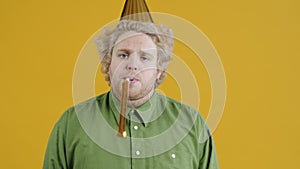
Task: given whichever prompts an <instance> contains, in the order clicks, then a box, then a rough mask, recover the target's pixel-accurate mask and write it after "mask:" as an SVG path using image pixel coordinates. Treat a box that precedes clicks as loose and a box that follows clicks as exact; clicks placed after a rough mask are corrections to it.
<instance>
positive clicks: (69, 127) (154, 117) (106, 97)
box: [43, 92, 219, 169]
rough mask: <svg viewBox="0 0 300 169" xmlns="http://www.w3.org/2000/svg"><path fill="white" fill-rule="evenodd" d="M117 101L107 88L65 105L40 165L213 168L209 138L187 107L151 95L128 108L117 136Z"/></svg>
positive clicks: (64, 168)
mask: <svg viewBox="0 0 300 169" xmlns="http://www.w3.org/2000/svg"><path fill="white" fill-rule="evenodd" d="M119 105H120V102H119V101H118V99H116V98H115V97H114V95H113V94H112V92H108V93H105V94H102V95H100V96H98V97H95V98H92V99H90V100H87V101H85V102H83V103H80V104H78V105H76V106H74V107H72V108H70V109H68V110H67V111H66V112H65V113H64V114H63V115H62V117H61V118H60V119H59V121H58V122H57V123H56V125H55V126H54V129H53V131H52V133H51V135H50V138H49V143H48V146H47V150H46V155H45V159H44V166H43V168H44V169H102V168H105V169H120V168H121V169H169V168H170V169H177V168H178V169H217V168H219V167H218V162H217V156H216V152H215V147H214V144H213V140H212V136H211V134H210V132H209V130H208V128H207V125H206V124H205V120H204V119H203V118H202V117H201V116H200V114H199V113H198V112H197V111H196V110H194V109H193V108H191V107H189V106H187V105H184V104H182V103H180V102H177V101H175V100H173V99H171V98H168V97H165V96H163V95H160V94H158V93H154V95H153V96H152V97H151V98H150V100H148V101H147V102H146V103H144V104H143V105H141V106H140V107H138V108H130V107H129V108H128V112H127V116H126V119H127V120H126V131H127V137H126V138H121V137H119V136H117V131H118V122H119V116H120V114H119Z"/></svg>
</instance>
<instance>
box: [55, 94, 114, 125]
mask: <svg viewBox="0 0 300 169" xmlns="http://www.w3.org/2000/svg"><path fill="white" fill-rule="evenodd" d="M108 93H109V92H106V93H103V94H100V95H98V96H95V97H92V98H89V99H86V100H84V101H81V102H78V103H74V105H73V106H71V107H69V108H68V109H67V110H66V111H65V112H64V113H63V114H62V116H61V118H60V120H59V121H66V120H67V119H73V118H76V119H77V118H78V114H79V113H81V114H82V113H85V114H88V113H87V112H96V111H97V110H98V109H99V106H100V105H99V104H101V103H103V102H104V101H105V99H106V98H107V97H108V96H107V95H108Z"/></svg>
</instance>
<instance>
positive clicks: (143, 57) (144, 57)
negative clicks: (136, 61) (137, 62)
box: [141, 56, 150, 61]
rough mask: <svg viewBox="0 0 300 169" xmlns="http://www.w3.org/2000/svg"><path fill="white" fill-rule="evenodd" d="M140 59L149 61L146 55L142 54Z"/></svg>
mask: <svg viewBox="0 0 300 169" xmlns="http://www.w3.org/2000/svg"><path fill="white" fill-rule="evenodd" d="M141 60H142V61H149V60H150V59H149V58H148V57H146V56H142V57H141Z"/></svg>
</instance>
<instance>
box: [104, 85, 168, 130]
mask: <svg viewBox="0 0 300 169" xmlns="http://www.w3.org/2000/svg"><path fill="white" fill-rule="evenodd" d="M109 104H110V107H111V109H112V112H113V114H114V116H115V119H116V121H117V125H118V123H119V119H120V101H119V99H117V97H116V96H115V95H114V94H113V92H112V91H110V92H109ZM165 107H166V97H165V96H163V95H160V94H158V93H157V92H155V91H154V93H153V95H152V97H151V98H150V99H149V100H148V101H147V102H145V103H144V104H142V105H141V106H139V107H137V108H134V107H127V109H126V115H127V117H129V115H130V117H131V120H133V121H135V122H139V123H142V124H143V125H144V127H147V125H148V124H149V123H150V122H151V121H154V120H156V119H157V118H158V117H159V116H160V115H161V114H162V113H163V111H164V109H165Z"/></svg>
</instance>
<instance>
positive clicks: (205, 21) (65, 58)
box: [0, 0, 300, 169]
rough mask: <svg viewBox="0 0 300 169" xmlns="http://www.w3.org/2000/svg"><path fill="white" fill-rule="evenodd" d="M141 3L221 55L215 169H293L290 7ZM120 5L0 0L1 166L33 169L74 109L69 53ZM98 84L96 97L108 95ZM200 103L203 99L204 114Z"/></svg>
mask: <svg viewBox="0 0 300 169" xmlns="http://www.w3.org/2000/svg"><path fill="white" fill-rule="evenodd" d="M147 2H148V7H149V9H150V10H151V11H153V12H165V13H171V14H174V15H177V16H179V17H183V18H185V19H187V20H189V21H190V22H192V23H193V24H195V25H196V26H197V27H199V28H200V29H201V30H202V31H203V32H204V33H205V34H206V35H207V36H208V37H209V39H210V40H211V42H212V43H213V44H214V46H215V47H216V49H217V51H218V53H219V55H220V57H221V60H222V62H223V65H224V69H225V73H226V76H227V102H226V107H225V111H224V114H223V117H222V119H221V122H220V124H219V126H218V128H217V130H216V131H215V132H214V138H215V143H216V147H217V152H218V157H219V162H220V166H221V168H224V169H248V168H249V169H253V168H261V169H274V168H288V169H294V168H300V165H299V160H300V145H299V143H300V132H299V129H300V126H299V119H300V111H299V104H300V102H299V97H300V92H299V86H300V83H299V81H300V80H299V73H300V70H299V61H300V59H299V57H300V55H299V53H300V52H299V51H298V50H299V33H300V22H299V19H300V18H299V15H300V13H299V10H300V9H299V1H296V0H293V1H292V0H290V1H284V0H280V1H279V0H227V1H224V0H148V1H147ZM123 3H124V0H110V1H108V0H107V1H100V0H97V1H96V0H72V1H71V0H52V1H40V0H26V1H21V0H18V1H17V0H10V1H1V2H0V30H1V31H0V53H1V57H0V59H1V60H0V73H1V74H0V77H1V83H0V90H1V95H0V96H1V118H0V132H1V141H0V145H1V154H0V160H1V168H9V169H20V168H23V169H34V168H41V166H42V162H43V156H44V152H45V148H46V144H47V140H48V137H49V134H50V131H51V129H52V127H53V125H54V123H55V122H56V121H57V119H58V118H59V117H60V116H61V114H62V113H63V111H64V110H65V109H67V108H68V107H70V106H72V104H73V102H72V75H73V69H74V65H75V62H76V59H77V56H78V54H79V52H80V50H81V48H82V47H83V45H84V43H85V42H86V40H87V39H88V38H89V37H90V36H91V35H92V34H93V33H94V32H95V31H97V30H98V29H99V28H101V27H102V26H103V25H105V24H106V23H108V22H110V21H112V20H114V19H116V18H118V17H119V16H120V13H121V10H122V8H123ZM99 78H102V77H100V76H99ZM169 81H172V79H171V80H169ZM99 83H100V82H97V84H99ZM204 83H207V82H204ZM100 85H102V86H100V87H99V88H100V89H96V91H97V93H98V92H101V91H104V90H106V89H107V86H106V85H104V84H103V83H100ZM162 87H164V86H162ZM166 92H170V91H168V89H167V90H166ZM204 93H205V92H204ZM205 95H209V94H205ZM208 97H209V96H208ZM208 106H209V101H205V100H204V104H203V107H204V108H203V112H204V113H205V112H206V110H207V109H208ZM200 109H201V108H200Z"/></svg>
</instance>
